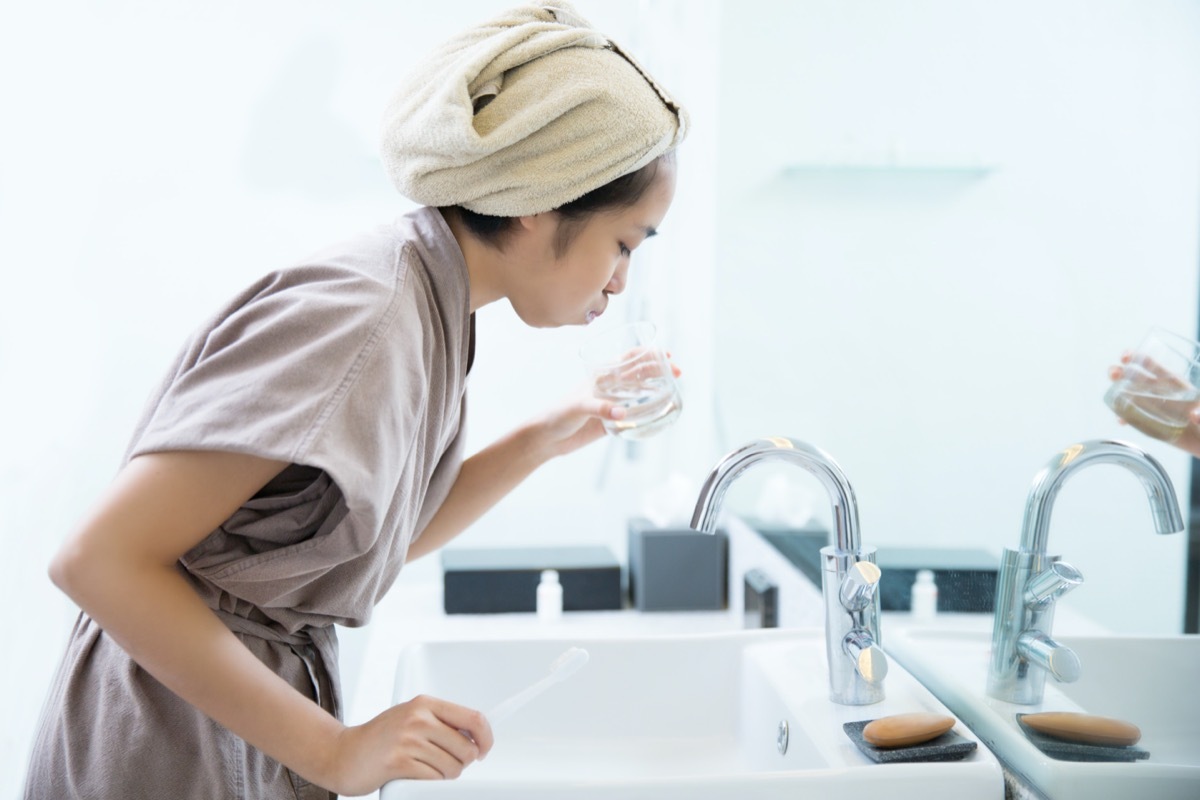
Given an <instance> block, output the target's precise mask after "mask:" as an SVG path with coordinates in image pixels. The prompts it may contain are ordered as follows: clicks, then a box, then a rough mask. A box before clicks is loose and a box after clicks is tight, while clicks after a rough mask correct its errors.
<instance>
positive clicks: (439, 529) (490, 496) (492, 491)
mask: <svg viewBox="0 0 1200 800" xmlns="http://www.w3.org/2000/svg"><path fill="white" fill-rule="evenodd" d="M624 415H625V411H624V409H622V408H619V407H617V406H616V405H614V404H613V403H612V402H610V401H607V400H604V401H602V400H597V399H595V398H592V397H587V398H583V399H579V400H576V401H574V402H572V403H570V404H568V405H567V406H565V407H563V408H562V409H560V410H558V411H556V412H553V413H551V414H550V415H548V416H547V417H545V418H544V419H541V420H539V421H537V422H532V423H530V424H528V425H525V426H522V427H520V428H518V429H517V430H515V431H513V432H512V433H510V434H509V435H507V436H505V437H504V438H502V439H500V440H499V441H497V442H495V443H494V444H492V445H490V446H488V447H485V448H484V449H483V450H480V451H479V452H478V453H476V454H475V455H473V456H471V457H470V458H468V459H466V460H465V461H464V462H463V465H462V469H461V470H460V471H459V473H458V478H457V479H455V481H454V485H453V486H452V487H450V493H449V494H447V495H446V500H445V501H444V502H443V503H442V506H441V508H439V509H438V511H437V513H436V514H434V516H433V519H431V520H430V521H429V524H428V525H427V526H425V530H424V531H422V532H421V535H420V537H418V538H417V540H416V541H414V542H413V543H412V544H411V545H410V546H409V548H408V556H407V558H406V560H408V561H413V560H414V559H417V558H420V557H421V556H423V555H427V554H428V553H432V552H433V551H434V550H437V549H438V548H440V547H442V546H443V545H444V544H446V543H447V542H449V541H450V540H451V539H453V538H454V537H455V536H457V535H458V534H460V533H462V532H463V531H464V530H466V528H467V526H468V525H470V524H471V523H473V522H474V521H475V520H477V519H479V518H480V517H481V516H483V514H484V512H486V511H487V510H488V509H490V508H491V507H492V506H494V505H496V503H498V502H500V500H501V499H503V498H504V496H505V495H506V494H508V493H509V492H511V491H512V490H513V489H515V488H516V487H517V485H518V484H520V483H521V482H522V481H523V480H525V479H526V478H528V477H529V475H530V474H531V473H532V472H533V471H534V470H535V469H537V468H538V467H540V466H541V465H542V464H544V463H546V462H547V461H549V460H550V459H552V458H554V457H555V456H560V455H565V454H567V453H570V452H573V451H575V450H578V449H579V448H580V447H583V446H584V445H586V444H589V443H591V442H594V441H596V440H597V439H599V438H601V437H603V436H604V426H603V425H602V424H601V422H600V420H601V419H603V418H608V419H621V418H622V417H623V416H624Z"/></svg>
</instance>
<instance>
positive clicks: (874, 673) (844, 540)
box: [692, 437, 888, 706]
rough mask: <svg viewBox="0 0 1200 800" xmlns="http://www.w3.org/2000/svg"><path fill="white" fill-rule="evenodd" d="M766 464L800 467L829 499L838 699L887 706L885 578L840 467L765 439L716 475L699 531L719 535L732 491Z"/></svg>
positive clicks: (826, 591)
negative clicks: (882, 619) (863, 541)
mask: <svg viewBox="0 0 1200 800" xmlns="http://www.w3.org/2000/svg"><path fill="white" fill-rule="evenodd" d="M763 461H786V462H788V463H791V464H795V465H796V466H798V467H801V468H802V469H804V470H806V471H807V472H809V473H811V474H812V475H814V476H815V477H816V478H817V480H819V481H820V482H821V484H822V485H823V486H824V487H825V489H826V490H827V491H828V492H829V500H830V502H831V503H832V509H833V528H834V542H835V544H834V545H833V546H827V547H822V548H821V562H822V570H821V587H822V592H823V595H824V598H825V650H826V659H827V660H828V662H829V693H830V699H831V700H833V701H834V702H836V703H842V704H844V705H852V706H858V705H867V704H868V703H878V702H879V701H880V700H882V699H883V679H884V677H885V676H886V675H887V665H888V662H887V657H886V656H885V655H884V654H883V651H882V650H881V649H880V646H879V642H880V639H879V591H878V589H879V578H880V576H881V574H882V573H881V572H880V570H879V567H877V566H876V565H875V548H874V547H862V546H861V545H860V544H859V536H858V504H857V503H856V502H855V500H854V490H853V489H852V488H851V487H850V481H848V480H847V479H846V474H845V473H844V472H842V468H841V467H839V466H838V464H837V462H836V461H834V460H833V459H832V458H830V457H829V455H828V454H827V453H825V452H824V451H822V450H820V449H818V448H816V447H813V446H812V445H810V444H805V443H804V442H799V441H796V440H795V439H785V438H783V437H770V438H767V439H758V440H756V441H753V442H750V443H749V444H747V445H744V446H742V447H739V448H738V449H737V450H734V451H733V452H731V453H729V454H728V455H726V456H725V457H724V458H723V459H721V461H720V462H718V463H717V465H716V466H715V467H713V470H712V472H710V473H709V475H708V480H706V481H705V482H704V487H703V488H702V489H701V490H700V499H699V500H698V501H697V502H696V511H695V513H694V514H693V515H692V528H694V529H695V530H698V531H700V532H702V533H713V532H714V531H715V530H716V527H717V515H718V513H719V512H720V510H721V505H722V503H723V502H724V500H725V492H726V491H728V489H729V486H730V485H731V484H732V483H733V482H734V481H735V480H736V479H737V477H738V476H739V475H741V474H742V473H743V472H745V471H746V470H747V469H749V468H750V467H752V466H754V465H755V464H758V463H761V462H763Z"/></svg>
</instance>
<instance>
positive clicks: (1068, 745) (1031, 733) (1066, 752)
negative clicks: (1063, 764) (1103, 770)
mask: <svg viewBox="0 0 1200 800" xmlns="http://www.w3.org/2000/svg"><path fill="white" fill-rule="evenodd" d="M1024 716H1025V715H1024V714H1017V724H1018V725H1020V726H1021V731H1022V732H1023V733H1024V734H1025V737H1026V738H1027V739H1029V741H1031V742H1033V745H1034V747H1036V748H1037V749H1038V750H1041V751H1042V752H1043V753H1045V754H1046V755H1048V756H1050V757H1051V758H1054V759H1058V760H1059V761H1140V760H1142V759H1144V758H1149V757H1150V751H1148V750H1143V749H1142V748H1140V747H1135V746H1132V745H1130V746H1128V747H1122V746H1120V745H1105V744H1084V743H1083V742H1068V741H1067V740H1066V739H1056V738H1054V737H1053V736H1047V735H1046V734H1044V733H1041V732H1040V731H1035V730H1034V729H1033V728H1031V727H1029V726H1028V725H1026V724H1025V721H1024V720H1023V719H1022V717H1024Z"/></svg>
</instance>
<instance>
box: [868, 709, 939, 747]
mask: <svg viewBox="0 0 1200 800" xmlns="http://www.w3.org/2000/svg"><path fill="white" fill-rule="evenodd" d="M953 727H954V717H947V716H945V715H944V714H928V713H915V714H895V715H893V716H890V717H880V718H879V719H877V720H873V721H872V722H871V723H869V724H868V725H867V727H865V728H863V732H862V735H863V738H864V739H866V740H867V741H868V742H870V743H871V744H873V745H875V746H876V747H908V746H909V745H914V744H920V743H921V742H927V741H929V740H930V739H936V738H937V737H939V736H941V735H942V734H943V733H945V732H946V731H948V730H950V729H951V728H953Z"/></svg>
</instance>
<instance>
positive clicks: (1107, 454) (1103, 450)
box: [987, 441, 1183, 705]
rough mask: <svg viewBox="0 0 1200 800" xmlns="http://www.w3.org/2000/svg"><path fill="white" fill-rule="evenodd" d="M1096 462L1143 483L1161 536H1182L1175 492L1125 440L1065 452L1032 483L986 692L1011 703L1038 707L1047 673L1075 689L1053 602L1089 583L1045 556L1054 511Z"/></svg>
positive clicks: (1000, 598)
mask: <svg viewBox="0 0 1200 800" xmlns="http://www.w3.org/2000/svg"><path fill="white" fill-rule="evenodd" d="M1092 464H1117V465H1120V466H1122V467H1125V469H1127V470H1129V471H1130V472H1132V473H1133V474H1134V475H1136V476H1137V478H1138V479H1139V480H1140V481H1141V483H1142V487H1143V488H1144V489H1145V490H1146V497H1147V498H1148V499H1149V500H1150V509H1151V511H1152V512H1153V513H1154V527H1155V528H1156V529H1157V530H1158V532H1159V533H1175V532H1176V531H1181V530H1183V518H1182V516H1181V515H1180V513H1179V504H1178V502H1177V501H1176V499H1175V489H1174V487H1173V486H1172V485H1171V479H1170V478H1169V477H1168V476H1167V473H1166V471H1165V470H1164V469H1163V468H1162V465H1161V464H1159V463H1158V462H1157V461H1156V460H1155V459H1153V458H1152V457H1151V456H1150V455H1148V454H1147V453H1145V452H1144V451H1142V450H1140V449H1139V448H1137V447H1134V446H1133V445H1130V444H1125V443H1124V442H1111V441H1090V442H1083V443H1082V444H1076V445H1072V446H1070V447H1068V448H1067V449H1065V450H1063V451H1062V452H1061V453H1058V454H1057V455H1055V457H1054V458H1052V459H1051V460H1050V462H1049V463H1048V464H1046V466H1045V467H1043V468H1042V471H1041V472H1039V473H1038V474H1037V476H1036V477H1035V478H1034V480H1033V488H1031V489H1030V491H1029V499H1028V500H1027V501H1026V503H1025V519H1024V522H1023V524H1022V527H1021V549H1020V550H1010V549H1009V548H1005V549H1004V555H1003V558H1002V559H1001V562H1000V575H999V577H998V578H997V580H996V608H995V622H994V623H993V627H992V656H991V664H990V665H989V667H988V687H987V691H988V694H989V695H991V696H992V697H995V698H997V699H999V700H1005V701H1007V702H1010V703H1022V704H1026V705H1031V704H1034V703H1040V702H1041V700H1042V692H1043V691H1044V689H1045V686H1046V673H1049V674H1051V675H1053V676H1054V677H1055V678H1056V679H1057V680H1059V681H1063V682H1066V683H1070V682H1071V681H1074V680H1076V679H1078V678H1079V673H1080V664H1079V658H1078V657H1077V656H1076V655H1075V653H1074V652H1072V651H1071V649H1070V648H1068V647H1065V646H1063V645H1062V644H1059V643H1058V642H1056V641H1054V639H1052V638H1051V637H1050V634H1051V629H1052V627H1053V622H1054V605H1055V601H1056V600H1057V599H1058V598H1059V597H1061V596H1062V595H1064V594H1066V593H1067V592H1069V591H1070V590H1071V589H1074V588H1075V587H1076V586H1078V585H1079V584H1081V583H1083V576H1082V575H1081V574H1080V573H1079V571H1078V570H1076V569H1075V568H1074V567H1072V566H1070V565H1069V564H1067V563H1066V562H1063V561H1059V556H1049V555H1047V554H1046V543H1047V539H1048V538H1049V531H1050V512H1051V511H1052V510H1053V508H1054V499H1055V497H1056V496H1057V494H1058V490H1059V489H1060V488H1061V487H1062V485H1063V483H1064V482H1065V481H1066V480H1067V478H1069V477H1070V476H1071V475H1073V474H1075V473H1076V472H1078V471H1079V470H1081V469H1083V468H1084V467H1088V466H1091V465H1092Z"/></svg>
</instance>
